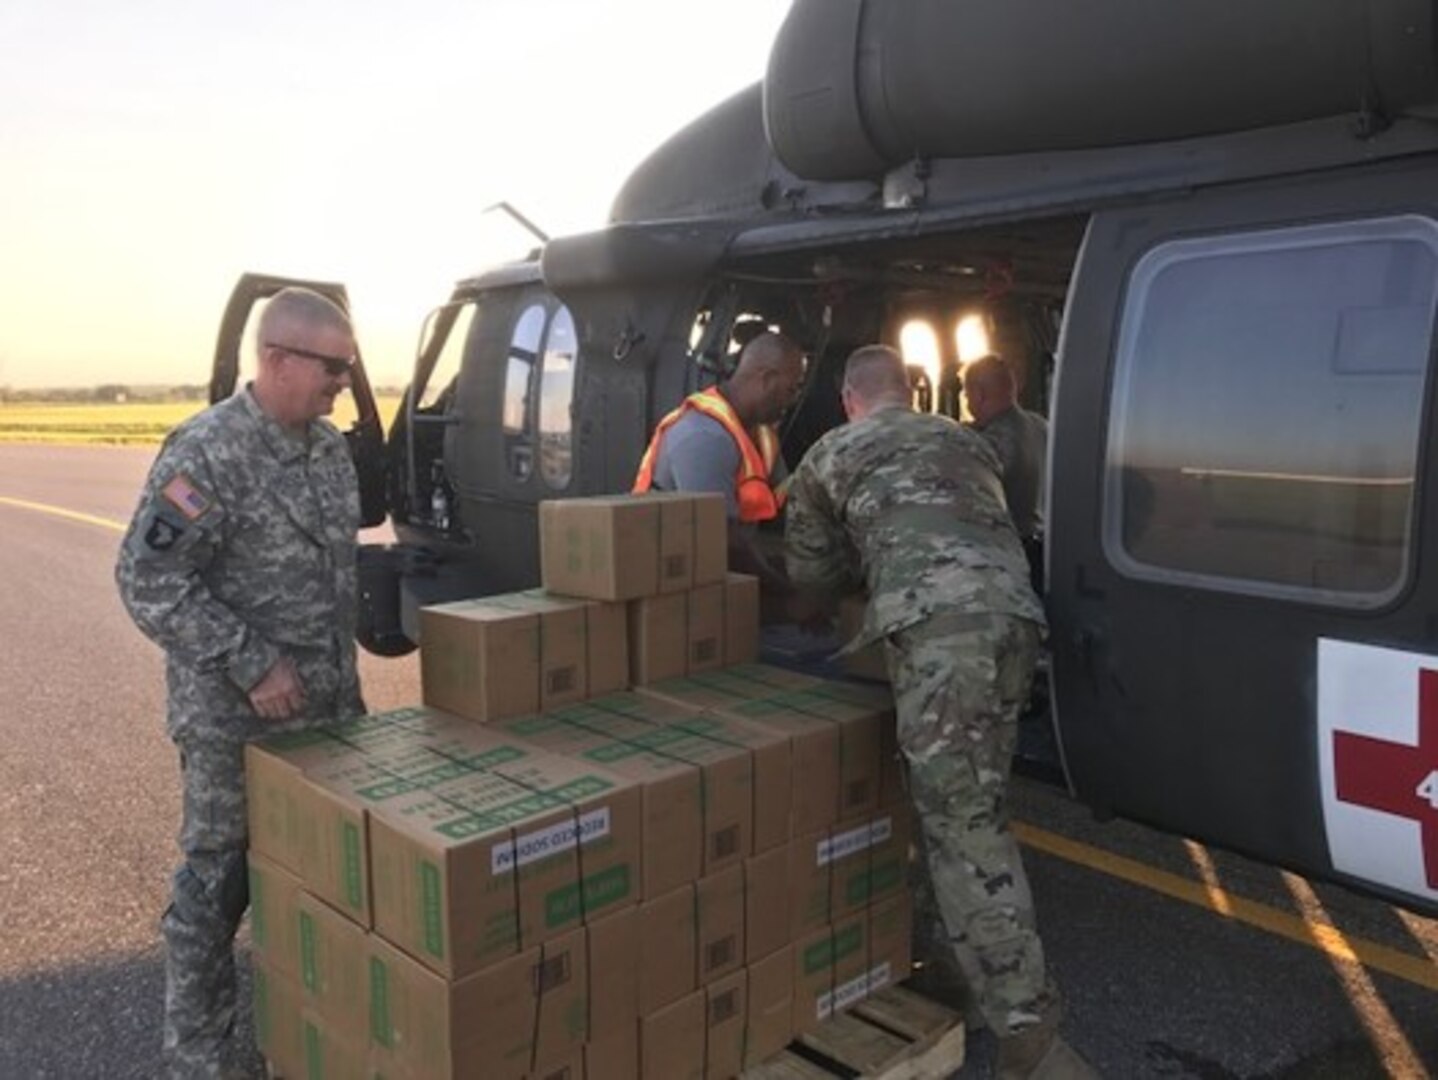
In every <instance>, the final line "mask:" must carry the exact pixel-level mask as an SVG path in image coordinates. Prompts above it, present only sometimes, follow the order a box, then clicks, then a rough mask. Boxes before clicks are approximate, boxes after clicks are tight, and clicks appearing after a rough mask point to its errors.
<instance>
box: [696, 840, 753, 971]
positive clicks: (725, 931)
mask: <svg viewBox="0 0 1438 1080" xmlns="http://www.w3.org/2000/svg"><path fill="white" fill-rule="evenodd" d="M744 915H745V906H744V867H743V866H742V865H739V866H731V867H729V868H728V869H727V870H721V871H719V872H718V873H715V874H711V875H710V876H708V877H704V878H700V879H699V880H698V881H696V882H695V883H694V917H695V921H696V923H697V935H696V942H695V944H696V946H697V949H698V953H697V956H696V961H697V965H696V966H697V968H698V979H699V985H701V986H703V985H707V984H708V983H711V982H714V981H716V980H718V979H722V978H724V977H726V976H728V975H732V974H733V973H734V972H736V971H738V970H739V969H740V968H741V967H743V966H744V954H745V940H744V939H745V927H744Z"/></svg>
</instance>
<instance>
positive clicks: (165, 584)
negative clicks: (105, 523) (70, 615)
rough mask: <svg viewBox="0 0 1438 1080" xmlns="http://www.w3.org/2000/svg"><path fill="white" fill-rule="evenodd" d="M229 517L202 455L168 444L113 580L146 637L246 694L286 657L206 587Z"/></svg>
mask: <svg viewBox="0 0 1438 1080" xmlns="http://www.w3.org/2000/svg"><path fill="white" fill-rule="evenodd" d="M224 519H225V508H224V506H223V505H222V504H221V503H220V501H219V498H218V497H217V494H216V486H215V484H214V482H213V478H212V476H211V473H210V469H209V466H208V462H207V461H206V460H205V457H204V455H203V454H202V453H201V452H200V451H199V450H198V448H196V447H189V446H186V445H184V444H177V443H167V444H166V446H165V448H164V449H162V450H161V452H160V456H159V457H158V458H157V459H156V461H155V464H154V466H153V468H152V469H151V470H150V476H149V479H148V480H147V481H146V483H145V491H144V494H143V495H142V496H141V499H140V506H139V508H138V509H137V510H136V511H135V516H134V518H133V519H132V520H131V522H130V527H129V530H128V531H127V532H126V534H125V539H124V540H123V541H122V542H121V544H120V556H119V560H118V562H117V563H116V566H115V580H116V583H117V584H118V586H119V589H120V598H121V600H122V601H123V602H124V604H125V609H126V610H127V611H128V612H129V613H130V617H131V618H132V619H134V621H135V625H136V626H138V627H139V628H140V629H141V630H142V631H143V632H144V633H145V635H146V636H147V637H149V638H150V639H151V640H153V641H154V642H155V643H156V644H158V645H159V646H160V647H161V648H163V649H164V650H165V651H166V652H167V653H169V654H170V655H171V656H174V657H175V658H176V659H177V660H178V661H179V662H180V663H181V664H183V665H184V666H185V667H189V668H194V669H196V670H208V671H219V672H223V673H224V674H226V675H228V676H229V678H230V679H231V680H232V681H233V682H234V683H235V684H236V685H237V686H239V687H240V689H242V690H245V691H247V692H248V691H249V690H250V689H251V688H252V687H253V686H255V685H256V684H257V683H258V682H259V681H260V680H261V679H262V678H263V677H264V676H265V673H266V672H268V671H269V670H270V669H271V668H272V667H274V665H275V664H276V663H277V662H278V661H279V659H280V652H279V650H278V649H277V648H276V647H275V646H274V645H273V644H271V643H270V642H268V641H266V640H265V639H263V638H262V637H260V636H259V635H258V634H256V633H255V632H254V631H253V630H251V629H250V627H249V626H248V625H246V623H245V622H244V621H243V620H242V619H240V617H239V616H238V615H236V614H235V612H234V611H233V610H231V609H230V608H229V607H227V606H226V605H225V604H223V603H222V602H220V601H219V600H218V599H216V597H215V596H214V595H213V593H211V591H210V589H209V587H208V585H207V584H206V581H205V570H206V568H207V567H208V566H209V565H210V563H211V562H212V561H213V559H214V558H215V554H216V552H217V550H218V549H219V546H220V544H221V543H222V541H223V531H222V530H223V524H224Z"/></svg>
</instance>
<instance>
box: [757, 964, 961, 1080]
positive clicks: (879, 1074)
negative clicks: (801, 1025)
mask: <svg viewBox="0 0 1438 1080" xmlns="http://www.w3.org/2000/svg"><path fill="white" fill-rule="evenodd" d="M963 1063H964V1022H963V1018H962V1017H961V1016H959V1015H958V1014H957V1013H955V1012H954V1011H953V1010H952V1009H947V1008H945V1007H944V1006H942V1005H940V1004H939V1003H938V1002H936V1001H933V1000H931V999H929V998H926V997H924V996H923V995H922V994H916V993H914V991H912V990H906V989H904V988H903V987H902V986H888V987H885V988H884V989H882V990H879V991H877V992H876V993H875V994H873V996H871V997H869V998H867V999H866V1000H864V1001H862V1002H860V1003H859V1004H857V1005H855V1006H854V1007H853V1008H851V1009H850V1010H849V1011H847V1012H842V1013H838V1014H837V1015H835V1016H831V1017H830V1018H829V1019H828V1020H826V1021H824V1023H823V1025H822V1026H821V1027H820V1028H819V1029H818V1030H817V1031H811V1032H808V1033H806V1034H804V1035H800V1036H799V1037H798V1038H797V1039H795V1040H794V1041H793V1042H792V1043H790V1044H789V1046H788V1048H787V1049H785V1050H781V1051H780V1052H779V1053H777V1054H775V1055H774V1056H773V1057H772V1058H770V1059H769V1060H768V1061H766V1062H764V1063H763V1064H762V1065H756V1066H754V1067H753V1068H752V1069H747V1070H745V1072H744V1073H743V1075H742V1076H741V1078H740V1080H836V1078H840V1077H855V1078H856V1080H947V1078H948V1077H950V1076H952V1075H953V1074H954V1073H955V1072H957V1071H958V1070H959V1068H960V1067H961V1066H962V1065H963Z"/></svg>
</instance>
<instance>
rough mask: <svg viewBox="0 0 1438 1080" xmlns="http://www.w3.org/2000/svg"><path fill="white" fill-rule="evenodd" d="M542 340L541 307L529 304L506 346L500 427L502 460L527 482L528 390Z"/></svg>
mask: <svg viewBox="0 0 1438 1080" xmlns="http://www.w3.org/2000/svg"><path fill="white" fill-rule="evenodd" d="M543 339H544V305H543V304H531V305H530V306H529V307H527V308H525V310H524V313H523V314H522V315H520V317H519V321H518V322H517V323H515V325H514V336H513V337H512V338H511V339H510V343H509V361H508V363H507V365H506V367H505V374H504V404H503V411H502V413H501V417H500V427H501V428H502V429H503V431H504V435H505V448H506V452H505V456H506V457H507V459H508V461H509V469H510V472H511V473H513V474H514V475H515V476H516V477H518V478H519V479H520V480H527V479H528V478H529V475H530V473H531V472H533V471H534V458H533V454H534V451H533V448H532V447H531V446H530V435H531V429H530V408H529V399H530V387H531V385H532V384H533V382H534V366H535V364H536V362H537V361H538V360H539V347H540V343H541V342H542V341H543Z"/></svg>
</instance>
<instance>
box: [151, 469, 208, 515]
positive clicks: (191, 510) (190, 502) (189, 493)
mask: <svg viewBox="0 0 1438 1080" xmlns="http://www.w3.org/2000/svg"><path fill="white" fill-rule="evenodd" d="M160 494H161V495H163V496H164V497H165V501H166V502H168V503H169V504H170V505H171V506H173V507H174V508H175V509H176V510H178V511H179V512H180V513H182V514H184V515H185V519H186V520H187V521H194V520H195V519H196V518H197V517H199V516H200V515H201V514H203V513H204V512H205V511H206V510H208V509H209V508H210V500H209V497H208V496H207V495H205V493H204V492H202V491H201V490H200V489H199V488H197V487H195V485H194V484H193V483H192V482H191V481H190V478H189V477H188V476H186V475H185V474H184V473H177V474H176V475H175V477H174V479H172V480H171V481H170V482H169V483H168V484H166V485H165V486H164V487H163V488H161V489H160Z"/></svg>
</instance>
